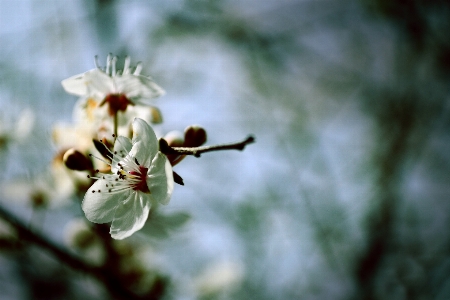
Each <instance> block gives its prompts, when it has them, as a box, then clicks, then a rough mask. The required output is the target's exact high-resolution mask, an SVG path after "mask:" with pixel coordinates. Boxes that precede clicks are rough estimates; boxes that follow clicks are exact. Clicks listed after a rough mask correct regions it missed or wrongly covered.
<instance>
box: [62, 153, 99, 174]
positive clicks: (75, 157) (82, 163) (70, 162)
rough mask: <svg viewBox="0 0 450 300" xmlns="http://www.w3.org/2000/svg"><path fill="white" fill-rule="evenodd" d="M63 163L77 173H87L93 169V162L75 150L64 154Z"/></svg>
mask: <svg viewBox="0 0 450 300" xmlns="http://www.w3.org/2000/svg"><path fill="white" fill-rule="evenodd" d="M63 162H64V164H65V165H66V167H67V168H69V169H71V170H75V171H86V170H91V169H92V168H93V167H92V162H91V160H90V159H88V158H87V157H86V156H85V155H84V154H83V153H81V152H80V151H77V150H75V149H73V148H71V149H69V150H67V151H66V152H65V153H64V156H63Z"/></svg>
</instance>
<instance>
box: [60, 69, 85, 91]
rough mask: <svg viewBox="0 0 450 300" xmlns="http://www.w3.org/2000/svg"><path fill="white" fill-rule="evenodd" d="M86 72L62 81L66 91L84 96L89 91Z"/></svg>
mask: <svg viewBox="0 0 450 300" xmlns="http://www.w3.org/2000/svg"><path fill="white" fill-rule="evenodd" d="M83 76H84V73H83V74H78V75H75V76H72V77H69V78H67V79H64V80H63V81H61V84H62V86H63V88H64V90H65V91H66V92H68V93H69V94H74V95H77V96H84V95H86V93H87V88H86V84H85V81H84V78H83Z"/></svg>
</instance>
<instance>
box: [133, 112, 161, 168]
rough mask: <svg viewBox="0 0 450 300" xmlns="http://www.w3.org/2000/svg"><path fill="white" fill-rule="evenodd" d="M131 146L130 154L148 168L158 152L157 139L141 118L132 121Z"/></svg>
mask: <svg viewBox="0 0 450 300" xmlns="http://www.w3.org/2000/svg"><path fill="white" fill-rule="evenodd" d="M132 126H133V140H132V143H133V147H132V148H131V150H130V155H131V156H132V157H135V158H136V159H137V161H138V162H139V164H140V165H141V166H144V167H146V168H148V167H149V166H150V164H151V162H152V160H153V158H154V157H155V155H156V153H157V152H158V139H157V138H156V135H155V132H154V131H153V129H152V128H151V127H150V125H148V124H147V122H145V121H144V120H142V119H139V118H136V119H134V121H133V125H132Z"/></svg>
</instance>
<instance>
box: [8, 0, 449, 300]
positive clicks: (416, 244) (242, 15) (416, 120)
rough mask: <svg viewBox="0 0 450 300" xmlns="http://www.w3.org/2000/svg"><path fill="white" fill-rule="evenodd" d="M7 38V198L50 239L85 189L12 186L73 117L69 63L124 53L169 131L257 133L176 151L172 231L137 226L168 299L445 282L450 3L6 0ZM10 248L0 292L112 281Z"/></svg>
mask: <svg viewBox="0 0 450 300" xmlns="http://www.w3.org/2000/svg"><path fill="white" fill-rule="evenodd" d="M0 42H1V47H0V105H1V112H0V119H1V121H0V134H1V146H2V150H1V153H0V163H1V165H0V166H1V170H2V171H1V176H0V180H1V188H2V190H1V191H0V196H1V197H0V204H1V206H2V207H3V208H5V209H6V210H7V211H9V212H10V213H12V214H14V215H15V216H17V218H19V220H21V221H22V222H24V223H25V224H30V226H32V227H33V228H34V229H35V230H37V231H38V232H40V233H42V234H43V235H44V236H46V237H47V238H48V239H50V240H51V241H53V242H54V243H55V244H57V245H61V247H64V248H66V247H67V246H66V244H65V239H66V237H65V235H67V230H66V229H65V228H66V227H67V224H68V223H69V222H71V220H72V219H74V218H82V217H83V213H82V211H81V209H80V207H79V202H78V203H77V202H76V201H70V199H68V201H67V203H65V204H64V205H55V206H52V207H49V208H48V209H46V210H45V211H44V210H39V211H37V212H36V211H35V210H33V209H32V208H31V207H30V205H29V204H27V203H28V202H27V198H29V196H30V195H27V194H26V192H24V190H17V189H19V188H18V186H19V185H18V183H21V185H20V186H22V187H23V186H27V185H28V186H32V185H33V183H34V182H36V180H37V179H39V178H41V177H43V176H46V175H44V174H45V173H46V172H47V170H48V168H49V166H50V165H51V164H52V161H53V158H54V156H55V154H56V152H57V149H56V147H55V145H54V144H52V132H53V128H54V126H55V124H60V123H63V122H67V123H70V122H71V120H72V110H73V107H74V104H75V102H76V97H74V96H71V95H68V94H66V93H65V92H64V90H63V88H62V87H61V84H60V82H61V80H62V79H65V78H67V77H69V76H72V75H75V74H79V73H82V72H85V71H87V70H89V69H92V68H93V67H94V56H95V55H98V56H99V62H100V64H101V65H105V60H106V56H107V54H108V53H113V54H115V55H118V56H119V57H121V58H123V57H125V56H126V55H129V56H131V59H132V62H134V63H136V62H137V61H142V63H143V67H144V69H143V72H142V73H143V74H146V75H151V76H152V78H153V79H154V80H155V81H156V82H157V83H158V84H159V85H160V86H162V87H163V88H164V89H165V90H166V95H165V96H163V97H161V98H158V99H157V100H156V101H155V105H156V106H157V107H159V109H160V110H161V112H162V114H163V117H164V122H163V123H162V124H161V125H157V126H156V127H155V128H156V130H157V131H158V132H160V133H161V134H164V133H166V132H168V131H171V130H180V131H183V129H184V128H185V127H186V126H188V125H191V124H200V125H202V126H203V127H204V128H205V129H206V130H207V132H208V144H218V143H222V142H231V141H238V140H241V139H243V138H245V137H246V136H247V135H248V134H253V135H254V136H255V137H256V143H255V144H252V145H250V146H248V147H247V148H246V149H245V150H244V151H243V152H237V151H225V152H216V153H207V154H204V155H203V156H202V157H201V158H193V157H189V158H187V159H185V160H184V161H183V162H182V163H180V165H177V166H176V167H175V171H177V172H178V173H179V174H180V175H181V176H182V177H183V178H184V182H185V186H178V185H177V186H176V188H175V192H174V195H173V197H172V199H171V202H170V204H169V205H168V206H166V207H163V208H162V209H161V212H162V213H165V214H167V215H169V216H172V218H169V219H168V220H169V223H170V221H171V222H172V223H173V224H172V225H174V226H173V227H174V228H172V229H173V230H167V228H166V227H164V225H161V226H160V227H158V226H154V227H152V228H153V230H150V232H147V233H137V234H136V236H133V237H132V239H136V241H138V242H139V243H141V244H142V245H145V246H146V247H147V248H146V251H145V253H144V254H145V255H144V258H143V259H144V260H145V261H144V262H143V263H146V264H150V265H152V266H154V267H155V268H157V269H158V270H160V271H161V272H162V273H163V274H164V275H165V276H166V277H167V278H169V280H170V282H171V284H170V288H168V290H167V292H166V293H165V296H164V297H165V298H167V299H449V298H450V235H449V230H448V228H449V226H450V182H449V179H450V173H449V171H450V135H449V129H450V102H449V96H450V81H449V79H450V4H449V3H448V2H447V1H443V0H441V1H439V0H433V1H426V0H415V1H413V0H393V1H386V0H376V1H364V0H359V1H358V0H342V1H332V0H282V1H280V0H263V1H256V0H251V1H236V0H223V1H219V0H209V1H203V0H195V1H194V0H177V1H160V0H155V1H153V0H150V1H149V0H146V1H143V0H133V1H127V0H96V1H94V0H92V1H91V0H84V1H82V0H79V1H63V0H60V1H56V0H54V1H50V0H42V1H33V0H0ZM24 114H25V116H26V118H25V120H28V121H30V120H31V119H33V118H34V122H33V123H32V124H33V126H32V128H31V132H30V133H29V135H27V136H26V137H24V138H14V137H17V136H18V135H19V136H20V133H17V128H20V126H25V125H21V124H22V123H23V122H25V121H24V120H23V115H24ZM21 117H22V119H21ZM20 120H21V122H22V123H20V122H19V121H20ZM25 123H27V122H25ZM15 190H17V193H14V191H15ZM25 190H26V189H25ZM11 191H12V192H11ZM166 222H167V220H166ZM5 226H6V225H5ZM7 249H8V247H7V245H6V244H0V295H1V298H2V299H86V298H88V299H107V298H109V296H108V293H107V291H106V289H107V288H104V287H102V286H101V284H100V283H99V282H96V281H95V280H93V279H92V276H88V275H86V274H83V272H79V271H76V270H72V268H70V267H68V266H65V264H64V262H61V261H60V260H58V259H57V258H55V257H54V255H52V253H49V251H47V250H46V249H45V248H43V247H39V246H35V245H34V246H33V245H31V244H29V243H27V244H26V247H22V248H21V249H20V250H17V249H16V250H15V251H7ZM2 250H4V251H2Z"/></svg>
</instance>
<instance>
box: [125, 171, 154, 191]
mask: <svg viewBox="0 0 450 300" xmlns="http://www.w3.org/2000/svg"><path fill="white" fill-rule="evenodd" d="M147 171H148V168H146V167H143V166H139V170H137V171H130V172H129V174H130V175H129V176H132V177H133V178H134V179H136V181H134V182H133V183H132V184H131V185H130V186H131V188H132V189H133V190H135V191H141V192H143V193H147V194H148V193H150V190H149V189H148V186H147Z"/></svg>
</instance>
